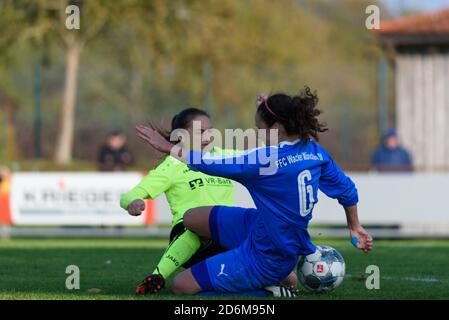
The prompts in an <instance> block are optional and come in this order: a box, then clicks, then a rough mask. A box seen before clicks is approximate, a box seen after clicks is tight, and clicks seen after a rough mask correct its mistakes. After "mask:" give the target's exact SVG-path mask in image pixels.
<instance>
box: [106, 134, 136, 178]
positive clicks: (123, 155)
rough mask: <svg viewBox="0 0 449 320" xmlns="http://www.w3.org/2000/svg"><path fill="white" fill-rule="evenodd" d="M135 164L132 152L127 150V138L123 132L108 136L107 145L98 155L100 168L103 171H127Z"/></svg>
mask: <svg viewBox="0 0 449 320" xmlns="http://www.w3.org/2000/svg"><path fill="white" fill-rule="evenodd" d="M132 162H133V156H132V154H131V152H129V150H128V149H127V148H126V137H125V135H124V134H123V133H121V132H113V133H111V134H109V135H108V137H107V140H106V143H105V145H103V146H102V147H101V148H100V151H99V153H98V167H99V170H101V171H125V170H126V168H127V167H128V166H129V165H131V164H132Z"/></svg>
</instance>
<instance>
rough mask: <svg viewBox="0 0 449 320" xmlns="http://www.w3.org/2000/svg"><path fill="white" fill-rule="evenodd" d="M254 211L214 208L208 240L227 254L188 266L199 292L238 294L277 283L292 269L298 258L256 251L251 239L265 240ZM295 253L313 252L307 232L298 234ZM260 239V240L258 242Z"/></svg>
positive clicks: (210, 217) (266, 236)
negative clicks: (218, 245) (209, 238)
mask: <svg viewBox="0 0 449 320" xmlns="http://www.w3.org/2000/svg"><path fill="white" fill-rule="evenodd" d="M257 214H258V213H257V209H248V208H239V207H225V206H215V207H214V208H213V209H212V211H211V213H210V216H209V227H210V231H211V238H212V239H213V240H216V241H218V242H219V243H220V245H221V246H222V247H224V248H226V249H228V250H229V251H226V252H224V253H220V254H218V255H216V256H213V257H210V258H208V259H206V260H204V261H201V262H199V263H198V264H196V265H194V266H192V268H191V271H192V274H193V276H194V278H195V279H196V281H197V282H198V284H199V285H200V287H201V288H202V289H203V291H217V292H239V291H250V290H256V289H260V288H263V287H266V286H269V285H276V284H279V282H280V281H282V280H283V279H284V278H285V277H286V276H287V275H288V274H289V273H290V272H291V271H293V270H294V268H295V266H296V263H297V259H298V256H297V255H284V256H282V254H283V253H282V252H279V250H277V251H273V254H270V253H268V254H267V253H266V252H260V250H257V249H256V248H255V245H254V239H256V238H257V241H262V242H264V241H265V240H266V241H269V236H268V235H265V234H266V232H265V230H264V226H263V224H262V223H261V222H260V221H258V219H257ZM299 233H300V234H299V236H300V238H299V242H301V244H300V250H299V251H298V254H300V255H307V254H310V253H313V252H315V246H314V245H313V244H312V242H311V241H310V237H309V234H308V232H307V230H305V229H304V230H301V231H300V232H299ZM260 239H261V240H260Z"/></svg>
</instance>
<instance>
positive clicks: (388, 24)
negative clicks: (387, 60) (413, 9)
mask: <svg viewBox="0 0 449 320" xmlns="http://www.w3.org/2000/svg"><path fill="white" fill-rule="evenodd" d="M377 33H378V34H379V36H380V39H381V41H382V43H383V44H384V46H385V48H386V50H388V51H389V52H390V53H392V55H391V56H392V57H393V65H394V70H395V99H396V126H397V129H398V133H399V137H400V140H401V142H402V144H403V145H404V146H405V147H406V148H407V149H408V150H409V151H410V152H411V154H412V156H413V160H414V165H415V168H416V169H418V170H427V171H436V170H447V169H449V9H446V10H442V11H438V12H434V13H426V14H416V15H410V16H406V17H402V18H398V19H395V20H390V21H383V22H382V23H381V28H380V30H378V31H377Z"/></svg>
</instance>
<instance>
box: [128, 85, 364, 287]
mask: <svg viewBox="0 0 449 320" xmlns="http://www.w3.org/2000/svg"><path fill="white" fill-rule="evenodd" d="M317 102H318V97H317V95H316V94H315V93H312V92H311V91H310V89H309V88H308V87H306V88H305V89H304V90H303V91H301V92H300V94H298V95H296V96H289V95H286V94H274V95H271V96H270V97H268V98H267V99H263V101H262V102H261V103H260V104H259V105H258V108H257V112H256V115H255V122H256V126H257V127H258V128H259V129H260V130H270V129H277V134H278V141H279V144H277V145H270V140H269V139H267V141H266V142H267V147H262V148H257V149H253V150H250V151H248V152H245V153H243V154H240V155H236V156H233V157H232V159H230V158H229V157H224V156H216V155H210V154H207V153H203V152H196V151H190V152H188V153H187V152H186V151H185V150H181V151H183V152H184V154H182V152H181V153H178V155H179V157H180V158H182V159H183V161H185V162H186V163H187V164H188V166H189V167H190V168H191V169H192V170H198V171H201V172H203V173H206V174H209V175H215V176H221V177H225V178H230V179H233V180H235V181H238V182H240V183H241V184H243V185H244V186H245V187H246V188H247V189H248V191H249V193H250V194H251V196H252V198H253V200H254V203H255V205H256V208H257V209H247V208H238V207H226V206H214V207H200V208H194V209H190V210H189V211H187V213H186V214H185V216H184V224H185V226H186V227H187V228H189V229H190V230H192V231H194V232H196V233H197V234H198V235H199V236H203V237H210V238H211V239H214V240H217V241H218V242H219V243H220V244H221V246H222V247H224V248H226V249H228V251H226V252H224V253H221V254H218V255H216V256H213V257H210V258H208V259H206V260H204V261H202V262H199V263H198V264H196V265H194V266H192V267H191V268H190V269H187V270H185V271H183V272H181V273H180V274H178V275H177V277H176V278H175V280H174V282H173V287H172V290H173V292H174V293H175V294H197V293H199V292H203V293H204V292H217V293H242V294H243V295H260V292H261V291H263V290H261V288H265V287H267V286H272V285H276V284H278V283H280V282H281V281H282V279H284V278H285V277H287V275H288V274H289V273H290V272H291V271H292V270H294V268H295V265H296V263H297V261H298V257H299V256H301V255H310V254H314V253H315V251H316V248H315V246H314V245H313V243H312V242H311V240H310V236H309V234H308V232H307V226H308V223H309V221H310V219H311V218H312V211H313V207H314V205H315V204H316V202H317V193H318V189H320V190H321V191H322V192H324V193H325V194H326V195H327V196H329V197H331V198H335V199H337V200H338V202H339V203H340V204H341V205H342V206H343V207H344V209H345V212H346V217H347V223H348V228H349V233H350V236H351V238H352V240H353V242H354V239H355V245H356V246H357V247H358V248H359V249H360V250H362V251H363V252H365V253H367V252H368V251H370V250H371V248H372V244H373V241H372V237H371V236H370V235H369V233H368V232H367V231H366V230H365V229H364V228H362V226H361V225H360V223H359V221H358V214H357V202H358V194H357V189H356V187H355V185H354V183H353V182H352V181H351V179H350V178H348V177H347V176H346V175H345V174H344V173H343V172H342V171H341V169H340V168H339V167H338V166H337V164H336V163H335V162H334V161H333V160H332V158H331V156H330V155H329V154H328V152H327V151H326V150H325V149H324V148H323V147H321V146H320V145H319V144H318V143H317V142H316V141H318V133H319V132H324V131H326V130H327V129H326V128H325V127H324V125H322V124H321V123H320V122H319V121H318V119H317V117H318V116H319V115H320V113H321V112H320V111H319V110H318V109H316V105H317ZM137 131H138V135H139V136H140V137H141V138H142V139H144V140H145V141H147V142H148V143H149V144H150V145H152V146H153V147H154V148H156V149H158V150H159V151H161V152H164V153H170V152H171V151H172V148H173V145H172V144H170V143H168V142H167V140H165V139H164V138H163V137H162V136H160V135H159V133H158V132H157V131H156V130H153V129H151V128H147V127H144V126H138V127H137ZM265 136H266V137H269V136H270V135H269V134H266V135H265ZM186 153H187V154H186ZM181 154H182V156H181ZM270 157H271V158H273V157H275V158H276V161H275V162H274V163H275V166H274V168H272V164H273V162H271V161H270V162H267V161H266V159H268V158H270ZM262 159H263V161H262ZM270 165H271V167H270V168H271V169H268V174H267V167H268V166H270ZM264 170H265V171H264Z"/></svg>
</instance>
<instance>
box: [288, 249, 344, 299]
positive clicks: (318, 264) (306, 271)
mask: <svg viewBox="0 0 449 320" xmlns="http://www.w3.org/2000/svg"><path fill="white" fill-rule="evenodd" d="M316 248H317V251H316V252H315V253H313V254H309V255H308V256H303V257H301V258H300V259H299V263H298V272H297V273H298V278H299V281H300V282H301V284H302V285H303V286H304V287H305V288H307V289H309V290H310V291H313V292H324V291H331V290H333V289H335V288H336V287H338V286H339V285H340V284H341V283H342V281H343V278H344V276H345V260H344V259H343V257H342V256H341V254H340V253H339V252H338V251H337V250H335V249H334V248H332V247H329V246H317V247H316Z"/></svg>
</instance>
